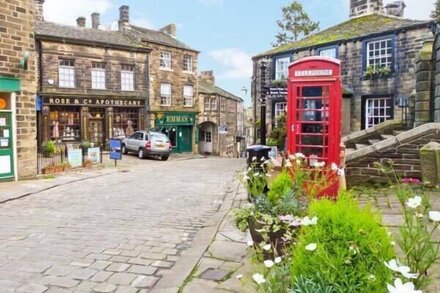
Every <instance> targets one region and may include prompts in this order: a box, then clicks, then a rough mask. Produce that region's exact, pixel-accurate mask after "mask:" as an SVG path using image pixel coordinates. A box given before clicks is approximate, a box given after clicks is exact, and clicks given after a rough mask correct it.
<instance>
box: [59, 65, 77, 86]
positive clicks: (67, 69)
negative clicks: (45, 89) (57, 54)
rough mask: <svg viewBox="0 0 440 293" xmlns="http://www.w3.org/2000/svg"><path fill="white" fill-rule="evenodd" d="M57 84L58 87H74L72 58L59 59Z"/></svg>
mask: <svg viewBox="0 0 440 293" xmlns="http://www.w3.org/2000/svg"><path fill="white" fill-rule="evenodd" d="M58 74H59V77H58V78H59V85H60V87H75V61H74V60H66V59H63V60H60V67H59V68H58Z"/></svg>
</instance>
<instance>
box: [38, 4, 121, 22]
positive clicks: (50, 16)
mask: <svg viewBox="0 0 440 293" xmlns="http://www.w3.org/2000/svg"><path fill="white" fill-rule="evenodd" d="M111 8H114V5H113V4H112V1H111V0H93V1H90V0H75V1H61V0H46V1H45V3H44V10H43V13H44V19H45V20H46V21H52V22H56V23H61V24H68V25H75V24H76V19H77V18H78V17H80V16H84V17H85V18H86V19H87V26H89V27H90V26H91V20H90V15H91V14H92V13H93V12H99V13H101V14H103V13H105V12H106V11H107V10H109V9H111ZM118 13H119V12H118Z"/></svg>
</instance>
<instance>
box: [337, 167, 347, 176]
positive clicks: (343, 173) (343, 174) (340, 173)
mask: <svg viewBox="0 0 440 293" xmlns="http://www.w3.org/2000/svg"><path fill="white" fill-rule="evenodd" d="M337 174H338V176H345V171H344V169H343V168H341V169H338V172H337Z"/></svg>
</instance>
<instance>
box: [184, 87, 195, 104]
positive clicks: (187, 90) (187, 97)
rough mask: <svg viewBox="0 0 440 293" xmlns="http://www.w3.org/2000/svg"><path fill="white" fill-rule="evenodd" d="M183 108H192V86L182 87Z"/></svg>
mask: <svg viewBox="0 0 440 293" xmlns="http://www.w3.org/2000/svg"><path fill="white" fill-rule="evenodd" d="M183 106H185V107H192V106H193V87H192V85H185V86H184V87H183Z"/></svg>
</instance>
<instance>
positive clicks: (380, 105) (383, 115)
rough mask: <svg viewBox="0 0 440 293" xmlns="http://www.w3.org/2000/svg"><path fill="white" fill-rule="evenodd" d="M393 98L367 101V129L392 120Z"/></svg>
mask: <svg viewBox="0 0 440 293" xmlns="http://www.w3.org/2000/svg"><path fill="white" fill-rule="evenodd" d="M392 111H393V109H392V99H391V98H369V99H366V100H365V128H370V127H373V126H375V125H377V124H380V123H382V122H385V121H387V120H389V119H392Z"/></svg>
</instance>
